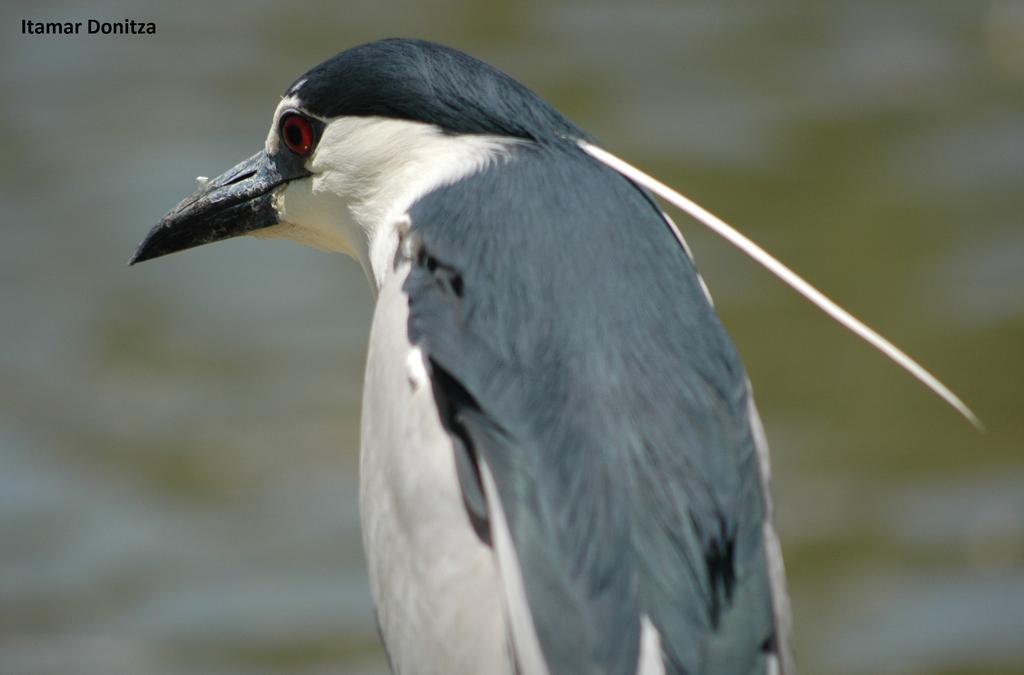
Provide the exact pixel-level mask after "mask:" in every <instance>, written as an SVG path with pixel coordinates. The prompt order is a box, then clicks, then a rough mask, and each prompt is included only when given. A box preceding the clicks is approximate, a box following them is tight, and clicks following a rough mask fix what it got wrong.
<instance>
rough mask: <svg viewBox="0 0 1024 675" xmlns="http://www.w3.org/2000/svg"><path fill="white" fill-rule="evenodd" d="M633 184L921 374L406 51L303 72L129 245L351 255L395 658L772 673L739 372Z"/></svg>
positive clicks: (364, 437)
mask: <svg viewBox="0 0 1024 675" xmlns="http://www.w3.org/2000/svg"><path fill="white" fill-rule="evenodd" d="M655 194H658V195H660V196H662V197H664V198H666V199H668V200H669V201H671V202H672V203H674V204H676V205H677V206H680V207H681V208H684V209H686V210H688V211H690V212H691V213H692V214H694V215H696V216H697V217H698V218H699V219H701V220H703V221H704V222H705V223H706V224H708V225H709V226H711V227H713V228H716V229H718V231H719V232H720V233H722V234H723V235H724V236H726V237H727V238H729V239H730V240H731V241H733V242H734V243H735V244H736V245H737V246H739V247H740V248H741V249H742V250H744V251H746V252H747V253H748V254H750V255H752V256H753V257H755V259H757V260H758V261H759V262H762V264H765V265H766V266H768V267H769V268H770V269H773V271H775V272H776V273H777V274H779V275H780V276H782V277H783V280H784V281H787V282H788V283H790V284H791V285H794V287H796V288H797V290H799V291H800V292H802V293H804V295H807V296H808V297H809V298H810V299H811V300H812V301H813V302H815V303H816V304H818V305H819V306H821V307H822V308H823V309H825V310H826V311H827V312H829V313H830V314H831V315H832V316H833V317H834V318H837V319H838V320H840V321H841V322H843V323H846V324H847V325H848V327H850V328H851V329H853V330H854V331H855V332H858V333H860V334H861V335H862V337H865V339H867V340H868V341H869V342H872V344H875V346H876V347H878V348H879V349H882V351H884V352H886V353H888V354H889V355H890V356H891V357H892V358H894V359H895V360H897V361H898V362H901V365H903V366H904V367H906V368H908V369H909V370H911V371H912V372H915V371H914V368H915V367H917V368H919V366H917V364H916V362H913V361H912V360H910V359H909V357H906V356H905V355H904V354H903V353H902V352H899V351H898V350H896V348H895V347H892V346H891V343H888V342H887V341H885V339H884V338H881V337H880V336H878V335H877V334H875V333H874V332H873V331H871V329H868V328H867V327H865V326H863V325H862V324H860V323H859V322H858V321H857V320H856V319H852V318H850V319H849V321H846V320H845V318H844V317H848V316H849V315H846V314H845V313H844V310H841V309H839V308H838V307H837V306H834V304H832V303H831V301H830V300H828V299H827V298H823V296H822V298H823V299H822V298H817V297H814V296H813V294H814V293H817V291H816V289H813V288H811V290H810V291H808V292H805V291H806V289H804V288H802V287H800V283H804V282H803V281H802V279H799V278H798V277H797V278H796V281H793V280H792V279H790V278H788V277H787V276H786V274H787V273H788V274H792V273H791V272H789V270H788V268H785V267H784V266H781V263H778V262H777V261H775V260H774V259H773V258H771V257H770V256H768V255H767V254H766V253H764V252H763V250H762V249H760V248H759V247H757V246H756V245H755V244H753V243H752V242H750V241H749V240H747V239H746V238H745V237H743V236H742V235H740V234H738V233H736V232H735V231H733V230H732V229H731V228H730V226H728V225H726V224H724V223H723V222H721V221H719V220H718V219H717V218H715V217H714V216H713V215H711V214H709V213H707V212H703V211H702V210H701V208H700V207H698V206H695V205H692V204H691V203H690V202H688V201H686V198H684V197H682V196H681V195H679V194H678V193H676V192H674V191H673V190H671V188H667V187H666V186H664V185H663V184H661V183H660V182H658V181H656V180H655V179H653V178H651V177H649V176H647V175H646V174H644V173H643V172H641V171H639V170H638V169H635V168H634V167H632V165H629V164H627V163H625V162H624V161H622V160H619V159H618V158H617V157H616V156H614V155H612V154H611V153H609V152H608V151H606V150H604V149H603V148H602V146H601V145H600V144H598V142H597V141H596V140H595V139H594V138H593V137H592V136H590V135H589V134H588V133H587V132H585V131H584V130H582V129H581V128H580V127H578V126H576V125H575V124H574V123H573V122H571V121H569V120H568V119H567V118H566V117H565V116H563V115H562V114H561V113H560V112H558V111H557V110H556V109H555V108H554V107H552V106H551V105H550V104H549V103H547V102H546V101H544V100H543V99H542V98H541V97H540V96H538V95H537V94H536V93H534V92H533V91H531V90H530V89H529V88H527V87H526V86H524V85H522V84H520V83H519V82H517V81H516V80H514V79H513V78H511V77H510V76H508V75H506V74H505V73H503V72H502V71H500V70H498V69H496V68H494V67H492V66H490V65H488V64H486V63H484V62H482V61H480V60H477V59H475V58H473V57H471V56H469V55H467V54H465V53H463V52H461V51H458V50H456V49H453V48H449V47H446V46H442V45H439V44H436V43H433V42H428V41H424V40H419V39H410V38H390V39H384V40H378V41H375V42H370V43H368V44H363V45H360V46H356V47H352V48H349V49H347V50H345V51H342V52H341V53H339V54H337V55H336V56H334V57H332V58H330V59H328V60H326V61H324V62H323V63H321V64H319V65H317V66H315V67H313V68H312V69H311V70H309V71H308V72H306V73H305V74H303V75H301V76H300V77H299V78H298V79H297V80H295V82H294V83H293V84H291V85H290V86H289V87H288V88H287V89H286V90H285V92H284V94H283V96H282V97H281V100H280V101H279V103H278V104H277V106H276V109H275V110H274V113H273V117H272V123H271V126H270V130H269V133H268V135H267V137H266V141H265V143H264V147H263V149H262V150H260V151H259V152H257V153H256V154H255V155H253V156H252V157H250V158H249V159H247V160H245V161H243V162H241V163H239V164H237V165H236V166H234V167H233V168H231V169H229V170H228V171H226V172H224V173H223V174H222V175H220V176H218V177H217V178H213V179H206V178H200V179H199V186H198V189H197V190H196V192H195V193H194V194H192V195H191V196H189V197H187V198H186V199H184V200H183V201H182V202H180V203H179V204H178V205H177V206H176V207H174V208H173V209H172V210H171V211H170V212H169V213H168V214H167V215H166V216H164V217H163V218H162V219H161V220H160V221H159V223H158V224H157V225H156V226H155V227H154V228H153V229H152V230H151V231H150V232H149V233H148V234H147V235H146V237H145V239H144V240H143V242H142V243H141V244H140V246H139V247H138V249H137V250H136V252H135V254H134V256H133V257H132V259H131V261H130V263H131V264H135V263H138V262H142V261H145V260H149V259H152V258H156V257H160V256H163V255H166V254H169V253H174V252H177V251H182V250H185V249H188V248H192V247H195V246H199V245H202V244H207V243H211V242H215V241H220V240H224V239H228V238H232V237H236V236H240V235H250V236H254V237H259V238H276V239H288V240H292V241H296V242H299V243H302V244H306V245H309V246H312V247H315V248H318V249H323V250H327V251H331V252H336V253H342V254H345V255H347V256H349V257H352V258H354V259H355V260H356V261H358V263H359V264H360V265H361V266H362V268H363V270H364V271H365V273H366V276H367V279H368V281H369V285H370V287H371V290H372V293H373V295H374V299H375V307H374V313H373V319H372V323H371V326H370V338H369V346H368V350H367V360H366V370H365V377H364V391H363V402H362V413H361V434H360V461H359V472H360V478H359V483H360V497H359V504H360V519H361V526H362V537H363V546H364V551H365V555H366V558H367V567H368V571H369V580H370V587H371V592H372V595H373V598H374V605H375V608H376V618H377V624H378V628H379V632H380V635H381V638H382V641H383V644H384V648H385V652H386V654H387V658H388V661H389V663H390V667H391V668H392V670H393V672H395V673H401V674H403V675H410V674H412V675H418V674H434V673H438V674H439V673H446V674H450V675H469V674H492V673H493V674H507V675H569V674H579V675H583V674H586V675H590V674H602V675H627V674H629V675H633V674H636V675H684V674H685V675H698V674H706V675H725V674H729V675H744V674H750V675H753V674H759V675H760V674H765V675H767V674H772V675H784V674H790V673H792V672H794V671H793V668H794V666H793V659H792V656H791V654H790V649H789V639H790V637H789V636H790V632H791V629H790V625H791V619H790V612H789V601H788V595H787V591H786V582H785V573H784V569H783V562H782V554H781V549H780V545H779V540H778V536H777V535H776V531H775V527H774V524H773V515H772V501H771V495H770V487H769V486H770V470H769V460H768V447H767V443H766V440H765V435H764V431H763V428H762V424H761V421H760V419H759V416H758V412H757V408H756V406H755V404H754V399H753V394H752V389H751V384H750V381H749V379H748V377H747V375H746V372H745V370H744V367H743V365H742V362H741V360H740V357H739V355H738V353H737V350H736V348H735V346H734V344H733V342H732V341H731V339H730V338H729V336H728V335H727V333H726V331H725V329H724V328H723V326H722V323H721V322H720V320H719V318H718V317H717V315H716V313H715V310H714V306H713V302H712V299H711V296H710V294H709V292H708V289H707V286H706V284H705V283H704V282H703V280H702V279H701V277H700V275H699V274H698V271H697V268H696V265H695V262H694V259H693V256H692V254H691V252H690V250H689V248H688V247H687V245H686V242H685V240H684V239H683V238H682V235H681V234H680V233H679V231H678V229H677V228H676V226H675V224H674V223H673V222H672V220H671V218H670V217H669V216H668V215H667V214H666V212H665V211H664V210H663V209H662V208H661V207H660V205H659V202H658V201H657V200H656V198H655ZM793 276H794V277H795V275H793ZM850 322H852V324H851V323H850ZM865 331H866V332H865ZM889 347H891V349H892V350H895V353H893V351H889ZM915 374H916V375H918V376H919V378H920V377H922V376H920V374H919V373H916V372H915ZM924 375H925V376H928V377H930V374H928V373H924ZM925 379H926V378H925ZM926 384H928V386H931V387H932V388H933V389H936V386H933V385H934V383H932V382H926ZM938 387H940V388H942V385H941V384H938ZM936 390H937V391H938V393H940V395H943V397H944V398H947V400H949V398H948V397H946V396H945V392H946V390H945V389H944V388H942V389H941V390H939V389H936ZM949 396H953V395H952V393H951V392H949ZM954 399H955V397H954ZM955 400H956V402H959V399H955Z"/></svg>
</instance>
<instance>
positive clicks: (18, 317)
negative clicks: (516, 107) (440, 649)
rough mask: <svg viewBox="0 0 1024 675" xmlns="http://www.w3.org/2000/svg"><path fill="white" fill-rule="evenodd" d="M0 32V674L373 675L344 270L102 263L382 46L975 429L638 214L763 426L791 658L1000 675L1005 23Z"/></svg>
mask: <svg viewBox="0 0 1024 675" xmlns="http://www.w3.org/2000/svg"><path fill="white" fill-rule="evenodd" d="M23 18H30V19H35V20H49V21H53V20H85V19H88V18H97V19H102V20H121V19H125V18H129V19H135V20H147V21H155V22H156V23H157V25H158V33H157V35H156V36H155V37H130V36H120V37H118V36H109V37H100V36H88V35H80V36H71V37H60V36H23V35H20V34H19V33H20V20H21V19H23ZM0 29H2V31H3V34H4V37H3V41H2V44H0V54H2V56H3V58H2V61H0V64H2V65H0V78H2V79H0V86H2V89H3V99H2V102H0V111H2V120H3V124H2V125H0V138H2V142H3V150H4V154H3V158H2V160H0V174H2V181H0V200H2V202H0V203H2V223H3V224H2V225H0V227H2V232H3V236H2V239H0V279H2V282H0V326H2V329H0V402H2V405H0V672H3V673H84V674H92V673H96V674H109V673H146V674H149V673H161V674H162V673H242V672H244V673H327V672H345V673H367V674H370V673H383V672H385V663H384V659H383V654H382V651H381V649H380V646H379V644H378V641H377V637H376V632H375V629H374V622H373V614H372V607H371V602H370V598H369V593H368V590H367V582H366V578H365V577H366V575H365V571H364V568H363V560H362V552H361V548H360V539H359V530H358V513H357V504H356V493H357V487H356V486H357V476H356V467H357V457H356V447H357V438H358V408H359V400H360V391H361V378H362V366H363V359H364V350H365V341H366V334H367V330H368V325H369V318H370V313H371V310H372V307H371V298H370V293H369V291H368V289H367V288H366V283H365V280H364V278H363V275H362V272H361V271H360V270H359V269H358V267H357V265H356V264H355V263H353V262H351V261H349V260H345V259H341V258H339V257H335V256H331V255H327V254H324V253H319V252H314V251H310V250H305V249H301V248H299V247H297V246H294V245H291V244H283V243H269V242H257V241H251V240H236V241H233V242H231V243H227V244H217V245H214V246H211V247H208V248H204V249H199V250H196V251H191V252H189V253H187V254H184V255H180V256H174V257H171V258H168V259H164V260H159V261H156V262H153V263H147V264H146V265H143V266H141V267H136V268H131V269H129V268H128V267H126V266H125V261H126V260H127V259H128V256H129V255H130V253H131V252H132V250H133V248H134V246H135V245H136V244H137V243H138V241H139V240H140V239H141V237H142V236H143V234H144V233H145V232H146V231H147V230H148V228H149V227H150V226H151V225H153V224H154V223H155V222H156V220H157V219H158V218H159V217H160V216H161V215H162V214H163V213H164V212H165V211H166V210H168V209H169V208H170V207H171V206H173V205H174V204H175V203H176V202H177V201H178V199H179V198H181V197H182V196H184V195H186V194H187V193H189V192H190V191H191V190H192V189H193V187H194V183H193V177H194V176H196V175H198V174H203V175H216V174H218V173H219V172H220V171H221V170H223V169H225V168H227V167H228V166H230V165H232V164H234V163H235V162H236V161H238V160H240V159H243V158H245V157H248V156H249V155H250V154H251V153H253V152H254V151H255V150H257V149H258V148H259V147H260V146H261V145H262V143H263V140H264V138H265V135H266V130H267V126H268V125H269V122H270V117H271V113H272V112H273V110H274V106H275V104H276V101H277V100H278V96H279V95H280V94H281V92H282V91H283V90H284V88H285V87H286V86H287V85H288V84H290V83H291V82H292V80H293V79H294V78H295V77H296V76H297V75H298V74H300V73H301V72H303V71H304V70H305V69H307V68H308V67H310V66H312V65H314V64H315V63H318V62H319V61H321V60H323V59H324V58H326V57H328V56H330V55H332V54H333V53H335V52H336V51H339V50H341V49H343V48H346V47H348V46H352V45H354V44H357V43H361V42H365V41H368V40H371V39H374V38H379V37H384V36H389V35H408V36H419V37H425V38H430V39H434V40H437V41H441V42H445V43H448V44H450V45H453V46H455V47H459V48H461V49H464V50H466V51H468V52H470V53H472V54H474V55H476V56H478V57H480V58H482V59H484V60H486V61H489V62H491V63H493V64H495V65H497V66H498V67H500V68H502V69H504V70H506V71H507V72H509V73H511V74H512V75H513V76H514V77H516V78H517V79H519V80H521V81H523V82H524V83H526V84H527V85H529V86H530V87H532V88H533V89H535V90H537V91H538V92H540V93H541V95H543V96H544V97H545V98H547V99H548V100H550V101H552V102H553V103H554V104H555V105H556V106H558V107H559V108H561V109H562V110H563V111H564V112H566V113H567V114H568V115H569V116H570V117H572V118H573V119H574V120H575V121H576V122H578V123H579V124H580V125H582V126H583V127H585V128H587V129H588V130H590V131H591V132H593V133H594V134H595V135H596V136H597V137H598V138H599V139H601V140H602V141H603V142H604V144H605V145H606V146H607V147H609V148H610V149H611V150H613V151H615V152H618V153H619V154H621V155H623V156H624V157H626V158H628V159H631V160H632V161H634V162H635V163H637V164H639V165H640V166H642V167H645V168H647V169H649V170H650V171H651V172H652V173H654V174H655V175H657V176H660V177H661V178H663V179H665V180H666V181H667V182H669V183H670V184H672V185H674V186H676V187H678V188H679V189H680V190H682V191H683V192H685V193H687V194H689V195H690V196H692V197H694V198H696V199H697V200H698V201H700V202H702V203H703V204H705V205H706V206H708V207H709V208H711V209H712V210H713V211H716V212H717V213H719V214H720V215H722V216H723V217H725V218H726V219H728V220H730V221H731V222H733V223H735V224H737V225H738V226H740V227H741V229H743V230H744V231H746V232H747V233H748V234H750V235H751V236H752V237H753V238H754V239H756V240H758V241H759V242H761V243H762V244H764V245H765V246H766V247H767V248H768V249H769V250H770V251H772V252H774V253H776V254H777V255H778V256H779V257H780V258H782V259H783V260H784V261H786V262H788V263H790V264H791V265H792V266H793V267H795V268H796V269H797V270H799V271H801V272H802V273H804V274H805V275H806V276H807V277H808V278H809V279H811V280H812V281H814V282H815V283H817V284H818V285H819V286H820V287H821V288H822V289H823V290H825V291H826V292H828V293H831V294H833V295H834V297H836V298H837V299H839V300H840V301H841V302H842V303H843V304H845V305H846V306H847V307H849V308H850V309H851V310H853V311H854V312H855V313H858V314H859V315H860V316H862V317H863V318H864V319H865V320H867V321H868V322H869V323H870V324H872V325H874V326H876V327H878V328H880V329H881V330H882V332H883V333H885V334H886V335H888V336H890V337H891V338H892V339H893V340H894V341H895V342H896V343H897V344H899V345H901V346H903V347H905V348H906V349H907V350H908V351H909V352H910V353H911V354H913V355H915V356H917V357H919V358H920V359H921V361H922V362H923V363H924V364H926V365H927V366H930V367H932V368H933V369H934V370H935V372H936V373H938V374H939V376H940V377H942V378H943V379H945V380H946V382H947V383H949V384H950V385H951V386H952V387H953V389H954V390H956V391H957V392H958V393H959V394H961V395H962V396H963V397H964V398H965V399H966V400H967V401H968V402H969V403H970V404H971V405H973V406H974V408H975V410H976V411H977V412H978V413H979V414H980V416H981V417H982V419H983V420H984V422H985V423H986V424H987V426H988V428H989V432H988V433H987V434H985V435H980V434H977V433H975V432H974V431H973V430H972V429H971V428H970V427H969V426H968V425H967V424H966V423H965V422H963V421H962V420H961V419H959V418H958V417H957V416H956V414H955V413H953V412H952V411H951V410H950V409H948V408H947V407H946V406H945V405H943V404H942V403H941V402H940V401H939V400H938V399H937V398H936V397H934V396H932V395H930V394H929V393H927V392H926V391H925V390H924V389H923V387H921V386H919V385H918V384H916V383H914V382H913V381H912V380H911V379H910V377H908V376H907V375H905V374H904V373H902V372H901V371H899V370H898V369H897V368H895V367H894V366H892V365H891V364H889V363H888V362H886V361H885V360H884V359H883V358H882V357H880V356H878V355H877V354H876V353H874V352H873V351H872V350H870V349H869V348H867V347H866V346H864V345H863V344H861V343H859V342H858V341H857V340H855V339H854V338H852V337H850V336H849V335H848V334H846V333H844V332H843V331H842V330H840V329H839V328H837V327H836V326H835V325H834V324H833V323H831V322H830V321H829V320H827V319H825V318H824V317H823V316H822V315H821V314H819V313H818V312H816V311H814V310H813V309H811V308H810V306H809V305H808V304H807V303H805V302H803V301H802V300H800V299H798V298H797V296H795V295H794V294H793V293H791V292H790V291H788V290H786V289H785V288H784V287H782V286H781V284H780V283H778V282H776V281H775V280H773V279H772V278H771V277H769V275H768V274H767V273H765V272H764V271H762V270H760V269H758V268H756V267H755V266H754V264H752V263H751V262H749V261H748V260H747V259H745V258H744V257H742V256H741V255H740V254H739V253H737V252H735V251H733V250H732V249H730V248H729V247H728V246H727V245H725V244H724V243H722V242H720V241H718V240H716V239H714V238H713V237H711V236H709V235H707V234H705V233H704V232H703V231H702V230H701V229H700V228H699V227H698V226H696V225H694V224H692V223H691V222H689V221H688V220H687V219H686V218H683V217H678V221H679V222H680V224H681V225H682V227H683V229H684V231H685V232H686V233H687V236H688V238H689V240H690V243H691V245H692V247H693V248H694V250H695V253H696V256H697V259H698V263H699V265H700V267H701V270H702V272H703V274H704V275H705V278H706V279H707V281H708V283H709V285H710V287H711V290H712V292H713V294H714V296H715V299H716V302H717V307H718V310H719V312H720V314H721V316H722V318H723V320H724V321H725V323H726V325H727V326H728V328H729V329H730V331H731V333H732V335H733V337H734V339H735V341H736V342H737V344H738V346H739V348H740V351H741V353H742V354H743V356H744V359H745V362H746V365H747V367H748V369H749V372H750V376H751V380H752V381H753V383H754V387H755V391H756V393H757V396H758V402H759V405H760V408H761V413H762V416H763V418H764V421H765V424H766V427H767V431H768V436H769V440H770V442H771V444H772V450H773V457H774V487H775V497H776V501H777V515H778V526H779V529H780V531H781V535H782V540H783V546H784V550H785V555H786V562H787V566H788V570H789V579H790V588H791V591H792V596H793V605H794V611H795V625H796V635H795V649H796V655H797V659H798V662H799V663H800V665H801V672H803V673H806V674H811V673H814V674H819V673H820V674H826V675H827V674H836V675H838V674H860V673H929V674H934V675H939V674H943V675H946V674H952V673H970V674H974V673H993V674H1003V673H1021V672H1024V639H1022V638H1024V452H1022V448H1024V414H1022V404H1024V396H1022V392H1024V384H1022V378H1024V349H1022V347H1024V226H1022V225H1024V223H1022V217H1024V216H1022V214H1024V208H1022V207H1024V4H1022V3H1020V2H1009V1H1006V0H1002V1H997V2H987V1H982V0H977V1H974V2H963V1H959V2H938V1H935V0H919V1H896V2H893V1H870V0H861V1H844V2H829V3H824V2H810V1H807V2H799V3H797V2H786V3H769V2H729V3H705V2H674V3H655V4H648V3H625V2H622V3H598V2H584V1H582V0H577V1H575V2H545V3H539V2H538V3H498V2H431V3H427V2H422V3H408V4H398V3H393V2H386V1H381V2H377V3H368V2H363V3H358V4H355V3H339V2H327V1H322V2H288V3H283V2H269V1H267V0H250V1H249V2H236V3H232V4H228V3H210V2H206V1H203V2H199V1H198V0H188V1H185V2H178V3H166V2H155V1H153V0H151V1H149V2H141V1H140V2H117V1H113V0H111V1H106V2H66V3H57V2H50V3H38V2H34V3H28V2H21V3H19V2H7V3H4V5H3V7H2V9H0Z"/></svg>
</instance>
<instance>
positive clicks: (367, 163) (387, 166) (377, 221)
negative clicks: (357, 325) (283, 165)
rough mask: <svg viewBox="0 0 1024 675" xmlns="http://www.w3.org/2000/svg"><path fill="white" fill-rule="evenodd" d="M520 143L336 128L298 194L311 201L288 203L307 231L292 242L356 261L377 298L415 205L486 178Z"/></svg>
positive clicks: (372, 123) (386, 127) (377, 122)
mask: <svg viewBox="0 0 1024 675" xmlns="http://www.w3.org/2000/svg"><path fill="white" fill-rule="evenodd" d="M514 143H516V141H514V140H512V139H506V138H500V137H495V136H484V135H451V134H445V133H443V132H442V131H441V130H440V129H439V128H437V127H435V126H433V125H430V124H423V123H420V122H410V121H406V120H396V119H386V118H377V117H358V118H341V119H337V120H334V121H332V122H331V123H330V124H328V126H327V128H326V129H325V131H324V136H323V138H322V139H321V141H320V148H321V149H320V150H319V151H318V153H317V155H316V156H315V157H314V158H313V160H312V162H311V166H310V169H311V171H312V172H313V176H314V178H313V180H312V181H309V182H306V185H304V186H296V187H295V188H294V189H295V190H297V191H298V190H305V191H307V192H308V194H292V193H291V192H289V194H288V196H287V199H286V204H287V205H288V208H289V210H292V211H294V212H293V213H286V214H285V217H286V218H287V220H289V221H290V222H293V223H301V225H298V229H299V230H301V232H292V233H291V234H289V235H286V236H288V238H291V239H298V238H299V236H301V237H302V238H303V239H304V240H303V241H302V243H306V244H310V245H312V246H315V247H317V248H325V249H329V250H334V251H338V252H341V253H345V254H347V255H350V256H352V257H354V258H355V259H356V260H358V261H359V262H360V264H361V265H362V266H363V269H364V271H365V272H366V275H367V278H368V279H369V280H370V284H371V286H373V288H374V291H375V292H376V291H377V290H378V289H379V288H380V287H381V286H382V285H383V284H384V281H385V279H386V278H387V276H388V275H389V274H390V273H391V272H392V270H393V267H394V260H395V253H396V251H397V248H398V244H399V241H400V239H401V236H400V231H401V230H402V228H403V227H408V226H409V224H410V223H409V209H410V208H411V207H412V205H413V204H415V203H416V201H417V200H419V199H420V198H422V197H423V196H424V195H426V194H429V193H430V192H431V191H433V190H436V189H437V188H439V187H442V186H444V185H449V184H451V183H454V182H456V181H458V180H460V179H462V178H465V177H466V176H468V175H470V174H472V173H475V172H476V171H479V170H481V169H482V168H484V167H485V166H486V165H487V164H488V163H489V162H490V161H493V160H494V159H495V158H497V157H499V156H501V155H502V154H503V153H505V152H507V151H508V149H509V147H510V146H511V145H513V144H514ZM292 189H293V188H291V187H289V190H292ZM300 210H301V211H305V213H300V212H299V211H300ZM297 235H299V236H297Z"/></svg>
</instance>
